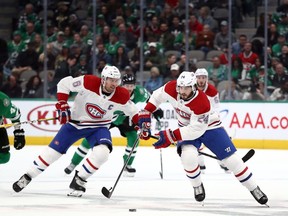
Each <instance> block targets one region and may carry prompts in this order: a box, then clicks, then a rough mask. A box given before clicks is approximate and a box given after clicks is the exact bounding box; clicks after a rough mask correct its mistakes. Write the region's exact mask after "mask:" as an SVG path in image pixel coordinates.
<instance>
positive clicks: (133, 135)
mask: <svg viewBox="0 0 288 216" xmlns="http://www.w3.org/2000/svg"><path fill="white" fill-rule="evenodd" d="M122 85H123V87H124V88H126V89H127V90H128V91H129V93H130V99H131V100H132V101H133V102H134V103H135V104H137V103H139V102H146V101H147V100H148V99H149V97H150V93H149V92H148V91H147V90H146V89H145V88H143V87H142V86H139V85H136V79H135V76H134V75H131V74H124V75H123V78H122ZM114 115H115V120H114V121H113V123H112V124H111V127H110V128H113V127H117V128H118V129H119V131H120V134H121V136H123V137H126V138H127V145H126V148H125V152H124V155H123V160H124V162H125V161H126V160H127V158H128V155H129V154H130V152H131V149H132V146H133V144H134V142H135V140H136V139H137V131H136V130H135V128H134V127H135V125H132V124H130V122H131V121H130V120H129V117H128V116H125V115H124V113H123V112H120V111H116V112H115V113H114ZM154 117H155V118H156V119H157V120H159V119H160V118H162V117H163V111H162V110H160V109H159V110H157V111H156V112H155V113H154ZM138 145H139V141H138V143H137V144H136V147H135V148H134V151H133V153H132V154H131V157H130V159H129V161H128V163H127V167H126V169H125V172H124V174H125V175H126V176H127V177H133V176H134V175H135V172H136V169H135V168H133V167H132V163H133V161H134V158H135V156H136V152H137V147H138ZM89 149H90V145H89V143H88V142H87V140H86V139H83V141H82V143H81V145H80V146H79V147H78V148H77V150H76V152H75V153H74V155H73V157H72V159H71V163H70V165H69V166H68V167H66V168H65V169H64V172H65V173H66V174H70V173H71V172H72V171H73V170H74V169H75V167H76V166H77V165H78V164H80V162H81V161H82V160H83V158H84V157H85V156H86V154H87V153H88V151H89Z"/></svg>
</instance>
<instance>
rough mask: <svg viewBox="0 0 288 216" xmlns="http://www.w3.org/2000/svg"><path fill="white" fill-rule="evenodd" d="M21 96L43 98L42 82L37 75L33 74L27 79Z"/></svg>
mask: <svg viewBox="0 0 288 216" xmlns="http://www.w3.org/2000/svg"><path fill="white" fill-rule="evenodd" d="M23 98H43V83H42V81H41V78H40V77H39V75H34V76H32V77H30V79H29V80H28V82H27V84H26V87H25V91H24V94H23Z"/></svg>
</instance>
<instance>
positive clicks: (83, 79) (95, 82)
mask: <svg viewBox="0 0 288 216" xmlns="http://www.w3.org/2000/svg"><path fill="white" fill-rule="evenodd" d="M70 92H77V93H78V94H77V95H76V97H75V100H74V105H73V107H72V108H71V119H72V124H74V125H75V126H76V127H77V128H84V127H109V126H110V124H111V122H112V118H113V113H114V112H115V111H116V110H120V111H123V112H124V113H125V115H127V116H130V119H132V121H133V123H135V124H137V123H138V108H137V107H136V105H135V104H134V103H133V102H132V101H131V100H130V95H129V92H128V91H127V90H126V89H125V88H123V87H121V86H118V87H117V88H116V89H115V91H114V92H113V93H111V95H109V96H107V95H104V94H102V91H101V79H100V78H99V77H97V76H93V75H85V76H80V77H76V78H73V77H71V76H69V77H65V78H63V79H62V80H61V81H60V82H59V83H58V85H57V98H58V100H59V101H60V100H65V101H67V100H68V96H69V93H70Z"/></svg>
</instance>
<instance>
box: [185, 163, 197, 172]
mask: <svg viewBox="0 0 288 216" xmlns="http://www.w3.org/2000/svg"><path fill="white" fill-rule="evenodd" d="M197 169H199V165H198V166H197V167H196V169H194V170H191V171H189V170H185V169H184V170H185V172H187V173H194V172H196V171H197Z"/></svg>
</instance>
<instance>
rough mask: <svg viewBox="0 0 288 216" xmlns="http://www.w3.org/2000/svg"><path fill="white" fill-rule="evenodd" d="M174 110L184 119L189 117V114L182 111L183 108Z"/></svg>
mask: <svg viewBox="0 0 288 216" xmlns="http://www.w3.org/2000/svg"><path fill="white" fill-rule="evenodd" d="M176 112H177V113H178V115H179V116H181V117H182V118H184V119H190V117H191V114H189V113H186V112H184V111H183V110H180V109H179V108H177V109H176Z"/></svg>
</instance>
